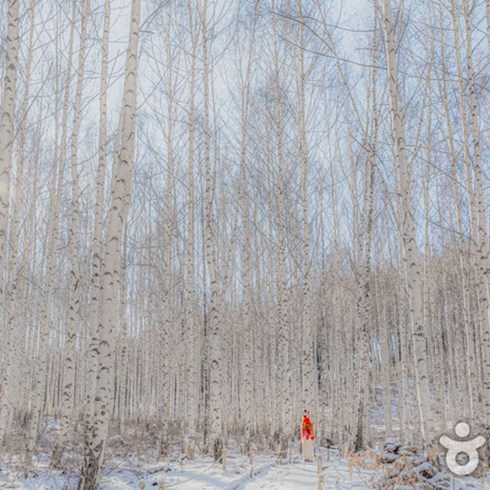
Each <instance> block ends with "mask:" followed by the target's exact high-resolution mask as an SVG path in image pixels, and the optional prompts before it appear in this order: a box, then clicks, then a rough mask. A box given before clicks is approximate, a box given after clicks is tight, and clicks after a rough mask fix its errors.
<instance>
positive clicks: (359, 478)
mask: <svg viewBox="0 0 490 490" xmlns="http://www.w3.org/2000/svg"><path fill="white" fill-rule="evenodd" d="M319 453H320V454H321V455H322V461H323V465H322V475H323V477H324V489H363V488H366V489H374V488H376V489H380V488H391V487H383V485H382V481H383V477H384V472H383V470H382V469H380V470H377V471H374V470H365V469H361V468H358V467H355V466H354V467H351V468H349V465H348V463H347V462H346V461H343V460H341V459H340V458H339V455H338V453H337V452H336V451H332V452H331V454H330V461H327V457H326V452H325V450H323V449H321V450H320V451H319ZM109 466H110V468H108V469H107V470H106V471H105V472H104V476H103V478H102V481H101V490H132V489H136V490H137V489H139V488H141V487H140V484H142V483H144V488H145V489H152V488H155V489H158V484H159V483H160V482H164V483H165V489H166V490H174V489H175V490H210V489H226V490H306V489H310V490H316V489H317V488H318V464H317V462H316V461H315V462H314V463H305V462H303V461H301V460H300V458H299V456H294V457H293V460H292V462H291V463H289V462H285V463H283V464H278V462H277V461H276V460H275V458H274V456H273V455H267V454H261V455H257V456H255V457H254V460H253V467H252V465H250V462H249V461H248V458H246V457H245V456H243V455H240V454H238V453H230V455H229V457H228V459H227V468H226V471H224V470H223V467H222V465H221V463H213V461H212V460H211V458H200V459H197V460H196V461H186V462H184V463H179V462H177V461H175V460H174V461H172V462H162V463H158V464H142V463H141V462H136V461H133V460H131V459H126V460H124V461H119V462H117V461H114V462H112V463H111V464H110V465H109ZM38 469H39V474H38V476H36V477H32V478H29V479H23V478H22V476H21V475H20V474H18V473H16V472H15V471H6V470H5V469H4V468H3V467H2V469H0V488H1V489H3V488H16V489H25V490H58V489H59V490H62V489H67V490H68V489H73V488H76V484H77V479H76V477H75V476H74V475H72V476H70V475H69V474H62V473H57V472H52V471H49V470H48V468H47V467H45V468H42V467H39V468H38ZM434 480H437V481H438V482H439V483H437V484H436V485H435V486H434V487H425V486H424V487H419V488H424V489H425V488H438V489H444V488H447V489H448V490H452V489H453V488H454V489H455V490H456V489H457V490H465V489H470V488H475V489H476V488H478V489H490V480H489V479H488V477H487V478H486V479H485V480H482V479H476V478H469V477H468V478H460V479H455V480H454V482H453V480H452V478H451V477H449V478H448V477H447V476H446V478H444V475H443V474H440V475H436V477H435V478H434ZM380 484H381V485H380ZM453 485H454V486H453ZM400 488H403V490H408V489H409V488H415V487H410V486H408V487H407V486H405V487H400Z"/></svg>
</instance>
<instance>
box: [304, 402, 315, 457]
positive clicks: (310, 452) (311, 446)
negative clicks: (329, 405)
mask: <svg viewBox="0 0 490 490" xmlns="http://www.w3.org/2000/svg"><path fill="white" fill-rule="evenodd" d="M314 440H315V433H314V431H313V424H312V422H311V420H310V414H309V413H308V410H305V411H304V412H303V423H302V424H301V446H302V450H303V459H304V460H305V461H307V462H312V461H313V458H314V457H315V443H314V442H313V441H314Z"/></svg>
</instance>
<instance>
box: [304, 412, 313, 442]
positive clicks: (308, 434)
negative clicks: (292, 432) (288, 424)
mask: <svg viewBox="0 0 490 490" xmlns="http://www.w3.org/2000/svg"><path fill="white" fill-rule="evenodd" d="M301 437H302V438H303V439H306V440H310V439H311V440H312V441H314V440H315V435H314V434H313V424H312V423H311V420H310V419H309V417H308V416H306V415H304V416H303V424H302V426H301Z"/></svg>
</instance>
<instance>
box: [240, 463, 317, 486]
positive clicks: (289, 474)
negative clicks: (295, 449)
mask: <svg viewBox="0 0 490 490" xmlns="http://www.w3.org/2000/svg"><path fill="white" fill-rule="evenodd" d="M316 485H317V472H316V465H314V464H312V463H301V464H291V465H284V466H272V467H270V468H268V470H266V471H264V472H263V473H262V474H261V475H259V476H258V477H256V478H254V479H253V480H249V481H247V482H243V483H242V484H241V485H240V486H238V487H237V490H259V489H267V490H275V489H284V490H289V489H291V490H295V489H300V488H301V489H303V488H305V489H306V488H312V489H314V488H316Z"/></svg>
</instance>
